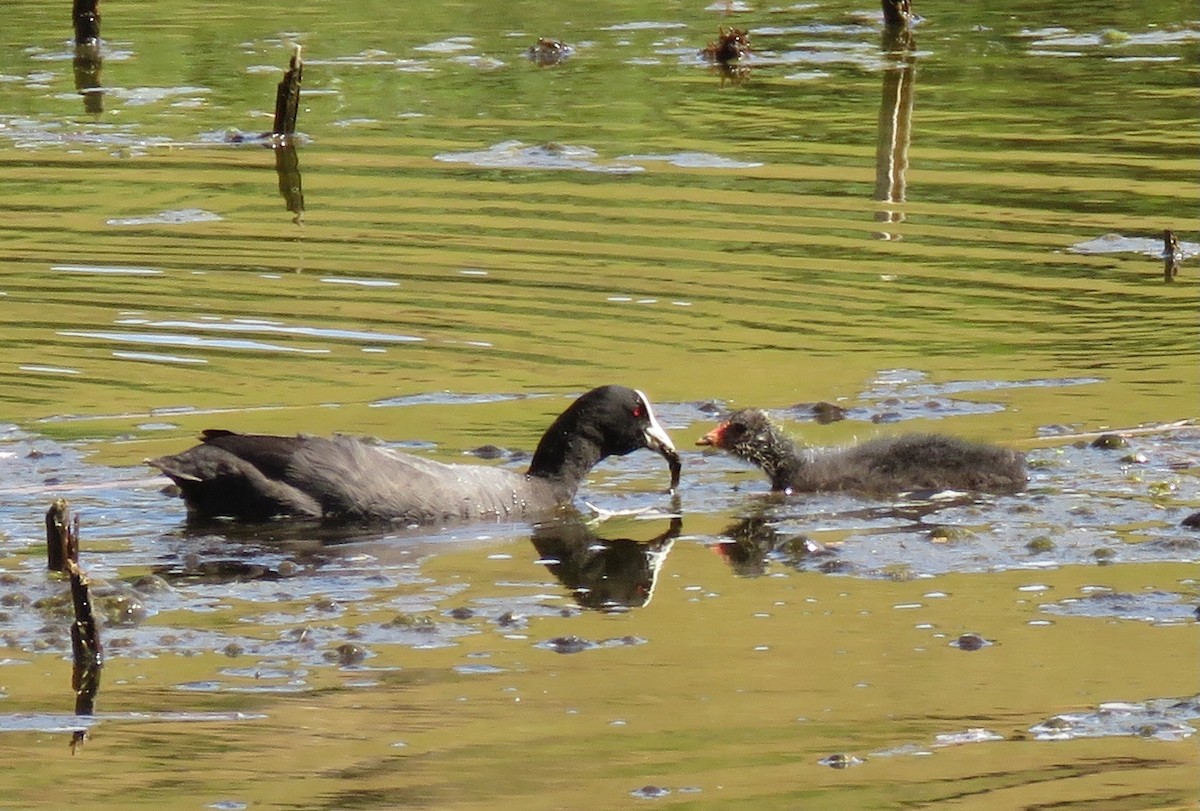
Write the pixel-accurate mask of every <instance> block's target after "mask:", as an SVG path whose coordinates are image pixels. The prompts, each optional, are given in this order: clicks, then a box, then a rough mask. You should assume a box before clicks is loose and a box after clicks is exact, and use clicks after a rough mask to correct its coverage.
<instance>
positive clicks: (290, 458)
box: [147, 386, 678, 524]
mask: <svg viewBox="0 0 1200 811" xmlns="http://www.w3.org/2000/svg"><path fill="white" fill-rule="evenodd" d="M639 448H650V449H652V450H655V451H657V452H658V453H660V454H661V455H662V456H664V457H665V458H667V459H668V461H670V462H671V465H672V471H673V473H674V471H675V469H676V468H677V465H678V455H677V454H676V453H675V448H674V446H673V445H672V444H671V440H670V437H668V436H667V434H666V432H665V431H664V430H663V429H662V426H660V425H659V424H658V421H657V420H656V419H655V417H654V413H653V411H652V410H651V407H650V403H649V400H647V399H646V396H645V395H644V394H642V393H641V392H638V391H635V390H633V389H627V388H624V387H622V386H602V387H600V388H598V389H593V390H592V391H590V392H588V393H587V394H584V395H583V396H582V397H580V398H579V399H578V400H576V401H575V402H574V403H572V404H571V406H570V407H569V408H568V409H567V410H566V411H564V412H563V413H562V415H560V416H559V417H558V419H556V420H555V422H554V423H553V424H552V425H551V426H550V428H549V429H548V430H547V431H546V433H545V435H544V436H543V437H542V440H541V442H540V443H539V445H538V449H537V451H536V452H535V453H534V456H533V460H532V463H531V464H530V468H529V470H528V471H526V472H524V473H521V472H517V471H513V470H506V469H503V468H498V467H489V466H482V465H455V464H444V463H441V462H437V461H434V460H432V459H425V458H423V457H420V456H414V455H412V454H408V453H402V452H399V451H395V450H391V449H388V448H384V447H380V446H378V445H374V444H371V443H369V442H364V441H362V440H359V439H354V438H351V437H347V436H334V437H332V438H323V437H310V436H293V437H282V436H266V435H253V434H237V433H233V432H231V431H222V430H209V431H205V432H204V433H203V435H202V438H201V444H199V445H197V446H195V447H194V448H191V449H189V450H187V451H184V452H183V453H180V454H177V455H174V456H164V457H161V458H158V459H152V460H147V462H148V464H150V465H152V466H153V467H156V468H158V469H159V470H161V471H162V472H163V473H164V474H166V475H167V476H169V477H170V478H171V479H172V480H173V481H174V482H175V483H176V484H177V485H178V486H179V488H180V492H181V495H182V496H183V498H184V500H185V501H186V502H187V505H188V512H189V515H190V516H191V517H193V518H212V517H230V518H236V519H240V520H245V521H262V520H265V519H268V518H272V517H275V516H302V517H308V518H321V519H326V520H339V521H374V520H388V521H395V522H402V523H405V524H424V523H432V522H439V521H455V520H519V519H522V518H525V517H527V516H530V515H534V514H536V513H539V512H545V511H546V510H549V509H552V508H554V507H556V506H558V505H561V504H567V503H570V501H571V500H572V499H573V498H574V496H575V492H576V490H577V489H578V488H579V485H580V484H581V483H582V481H583V478H584V476H585V475H586V474H587V472H588V470H590V469H591V468H592V467H593V466H594V465H595V464H596V463H597V462H599V461H600V460H601V459H604V458H605V457H607V456H610V455H624V454H627V453H630V452H632V451H634V450H637V449H639Z"/></svg>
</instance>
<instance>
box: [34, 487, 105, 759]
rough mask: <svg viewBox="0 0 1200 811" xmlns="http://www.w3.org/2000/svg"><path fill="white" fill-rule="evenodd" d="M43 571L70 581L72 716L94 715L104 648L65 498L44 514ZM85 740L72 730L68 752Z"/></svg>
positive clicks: (75, 528)
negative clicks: (57, 574) (59, 574)
mask: <svg viewBox="0 0 1200 811" xmlns="http://www.w3.org/2000/svg"><path fill="white" fill-rule="evenodd" d="M46 568H47V569H49V570H50V571H53V572H62V573H63V574H66V575H68V576H69V577H70V579H71V601H72V602H73V603H74V606H75V621H74V622H73V623H72V624H71V659H72V662H73V667H72V670H71V689H72V690H74V691H75V714H76V715H94V714H95V709H96V694H97V693H98V692H99V691H100V670H101V668H102V667H103V666H104V649H103V647H102V646H101V644H100V631H99V628H97V626H96V617H95V615H94V614H93V612H92V598H91V593H90V592H89V590H88V585H89V581H88V577H87V575H86V574H84V572H83V570H82V569H80V568H79V516H78V515H72V514H71V509H70V507H69V506H68V504H67V502H66V499H61V498H60V499H57V500H56V501H55V502H54V503H53V504H51V505H50V509H49V510H48V511H47V512H46ZM86 739H87V730H85V729H77V730H75V732H74V734H73V735H72V736H71V752H72V753H74V752H75V750H76V748H77V747H79V746H80V745H81V744H82V743H83V741H84V740H86Z"/></svg>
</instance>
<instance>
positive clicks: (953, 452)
mask: <svg viewBox="0 0 1200 811" xmlns="http://www.w3.org/2000/svg"><path fill="white" fill-rule="evenodd" d="M696 444H697V445H712V446H714V447H717V448H721V449H722V450H725V451H728V452H729V453H731V454H733V455H734V456H736V457H738V458H739V459H743V460H745V461H747V462H750V463H752V464H755V465H757V466H758V467H760V468H761V469H762V470H763V472H764V473H766V474H767V476H768V477H769V478H770V479H771V489H773V490H782V491H789V492H798V493H799V492H806V493H812V492H827V491H847V492H853V493H862V494H867V495H890V494H893V493H898V492H901V491H906V490H947V489H952V490H969V491H977V492H988V493H1012V492H1016V491H1018V490H1022V489H1024V487H1025V481H1026V478H1025V458H1024V456H1023V455H1022V454H1020V453H1018V452H1016V451H1011V450H1008V449H1007V448H1000V447H997V446H995V445H982V444H979V443H976V442H967V441H966V440H962V439H958V438H957V437H951V436H943V435H941V434H905V435H903V436H898V437H883V438H880V439H872V440H870V441H868V442H864V443H862V444H861V445H854V446H852V447H848V448H822V449H813V450H808V449H803V448H799V447H797V446H796V444H795V443H794V442H792V440H791V439H789V438H788V437H787V436H785V435H784V433H783V432H782V431H781V430H780V429H779V427H778V426H776V425H775V424H774V423H772V422H771V420H770V419H769V418H768V417H767V414H766V412H764V411H762V410H760V409H757V408H746V409H743V410H741V411H738V412H736V413H735V414H732V415H730V416H729V417H728V418H727V419H726V420H725V421H724V422H722V423H721V424H720V425H718V426H717V427H716V428H714V429H713V430H712V431H710V432H709V433H707V434H705V435H704V436H703V437H701V438H700V439H699V440H698V441H697V443H696Z"/></svg>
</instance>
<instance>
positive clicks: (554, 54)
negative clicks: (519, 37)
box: [525, 37, 575, 68]
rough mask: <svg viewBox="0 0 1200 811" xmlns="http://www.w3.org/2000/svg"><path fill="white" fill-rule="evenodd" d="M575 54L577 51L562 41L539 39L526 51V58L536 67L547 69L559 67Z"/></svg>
mask: <svg viewBox="0 0 1200 811" xmlns="http://www.w3.org/2000/svg"><path fill="white" fill-rule="evenodd" d="M573 53H575V49H574V48H572V47H571V46H570V45H568V44H566V43H565V42H563V41H562V40H558V39H549V38H547V37H538V41H537V42H535V43H534V44H533V45H530V46H529V48H528V49H527V50H526V51H525V56H526V57H527V58H528V59H529V61H530V62H533V63H534V64H535V65H537V66H539V67H543V68H546V67H550V66H551V65H557V64H558V63H559V62H562V61H563V60H564V59H566V58H567V57H569V56H570V55H571V54H573Z"/></svg>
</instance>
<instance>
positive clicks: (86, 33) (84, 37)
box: [71, 0, 100, 46]
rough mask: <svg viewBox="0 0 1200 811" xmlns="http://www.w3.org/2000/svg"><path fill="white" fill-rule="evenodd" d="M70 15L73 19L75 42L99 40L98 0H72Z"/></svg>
mask: <svg viewBox="0 0 1200 811" xmlns="http://www.w3.org/2000/svg"><path fill="white" fill-rule="evenodd" d="M71 17H72V18H73V19H74V20H75V44H76V45H77V46H78V45H89V44H99V42H100V0H73V2H72V3H71Z"/></svg>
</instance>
